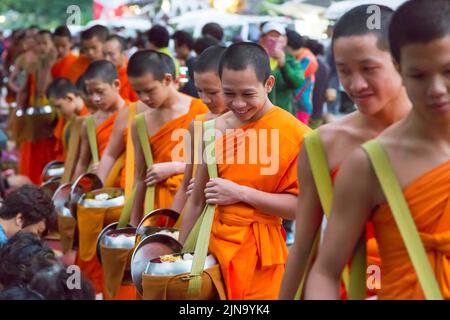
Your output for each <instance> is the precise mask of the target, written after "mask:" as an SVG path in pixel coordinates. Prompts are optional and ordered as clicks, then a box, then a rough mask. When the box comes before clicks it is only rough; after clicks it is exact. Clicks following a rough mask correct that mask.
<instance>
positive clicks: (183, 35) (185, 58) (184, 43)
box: [172, 31, 198, 98]
mask: <svg viewBox="0 0 450 320" xmlns="http://www.w3.org/2000/svg"><path fill="white" fill-rule="evenodd" d="M172 39H173V40H174V42H175V53H176V57H177V59H178V62H179V63H180V68H183V67H184V71H185V72H186V74H184V75H183V76H184V77H185V81H187V82H185V83H182V84H181V85H183V84H184V85H183V86H182V87H181V89H180V90H179V91H180V92H183V93H185V94H188V95H190V96H192V97H196V98H198V93H197V89H196V88H195V84H194V63H195V60H196V58H195V56H194V53H193V50H194V38H193V37H192V36H191V34H190V33H188V32H186V31H177V32H175V33H174V34H173V35H172ZM180 71H181V69H180ZM180 80H182V79H180Z"/></svg>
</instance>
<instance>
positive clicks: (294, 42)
mask: <svg viewBox="0 0 450 320" xmlns="http://www.w3.org/2000/svg"><path fill="white" fill-rule="evenodd" d="M286 36H287V47H286V51H287V52H289V53H290V54H291V55H293V56H294V57H295V59H296V60H297V61H298V62H299V63H300V65H301V67H302V69H303V70H304V74H305V83H304V84H303V85H302V86H301V87H299V88H297V89H296V90H295V92H294V103H295V106H296V112H297V118H298V119H299V120H300V121H302V122H303V123H305V124H308V123H309V118H310V116H311V114H312V109H313V105H312V95H313V89H314V83H315V80H316V78H315V73H316V71H317V68H318V64H317V59H316V57H315V56H314V54H313V53H312V52H311V50H309V49H308V48H307V47H306V41H307V39H305V38H304V37H302V36H301V35H300V34H298V33H297V32H295V31H293V30H287V31H286Z"/></svg>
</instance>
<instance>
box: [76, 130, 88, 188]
mask: <svg viewBox="0 0 450 320" xmlns="http://www.w3.org/2000/svg"><path fill="white" fill-rule="evenodd" d="M90 161H91V150H90V149H89V141H88V136H87V130H86V123H85V122H83V125H82V126H81V137H80V157H79V160H78V162H77V166H76V168H75V171H74V173H73V179H74V180H76V179H77V178H78V177H79V176H80V175H82V174H83V173H85V172H86V170H87V168H88V166H89V162H90Z"/></svg>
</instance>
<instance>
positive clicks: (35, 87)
mask: <svg viewBox="0 0 450 320" xmlns="http://www.w3.org/2000/svg"><path fill="white" fill-rule="evenodd" d="M35 50H36V54H35V55H34V57H33V58H32V59H31V61H30V63H29V65H28V67H27V69H26V71H27V82H26V85H25V87H24V88H23V93H24V96H25V97H26V99H25V100H24V101H23V102H24V104H23V105H21V107H24V109H26V108H28V107H33V108H40V107H42V106H45V105H46V103H47V101H46V97H45V91H46V90H47V86H48V85H49V83H50V80H51V75H50V68H51V66H52V65H53V63H54V61H55V59H56V51H55V49H54V47H53V43H52V40H51V33H50V32H49V31H48V30H41V31H39V33H38V34H37V36H36V47H35ZM30 119H32V118H31V117H30ZM47 120H48V121H50V123H48V122H47V123H43V122H37V121H36V122H35V121H29V122H27V124H26V126H27V128H26V129H27V131H28V132H30V136H29V137H28V138H27V141H24V142H23V143H22V145H21V147H20V164H19V166H20V173H21V174H23V175H25V176H28V177H29V178H30V180H31V181H32V182H33V183H35V184H40V183H41V174H42V170H43V169H44V167H45V166H46V165H47V163H49V162H50V161H52V160H54V159H55V154H54V147H55V146H54V143H55V140H54V138H53V128H52V125H51V122H52V120H51V119H47Z"/></svg>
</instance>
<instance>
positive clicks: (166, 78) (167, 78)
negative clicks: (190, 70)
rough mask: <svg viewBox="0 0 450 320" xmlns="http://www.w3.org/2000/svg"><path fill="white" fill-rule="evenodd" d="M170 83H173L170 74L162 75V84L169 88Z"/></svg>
mask: <svg viewBox="0 0 450 320" xmlns="http://www.w3.org/2000/svg"><path fill="white" fill-rule="evenodd" d="M172 82H174V79H173V78H172V75H171V74H170V73H166V74H164V78H163V79H162V83H163V84H164V85H165V86H169V85H170V84H171V83H172Z"/></svg>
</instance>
